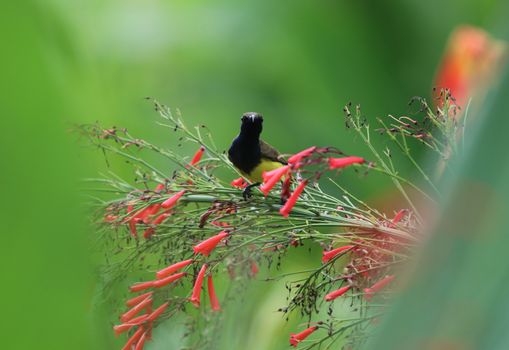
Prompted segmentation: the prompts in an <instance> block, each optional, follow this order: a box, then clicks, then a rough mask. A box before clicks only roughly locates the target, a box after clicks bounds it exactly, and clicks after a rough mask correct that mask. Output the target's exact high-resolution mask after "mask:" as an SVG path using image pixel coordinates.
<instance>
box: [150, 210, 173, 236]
mask: <svg viewBox="0 0 509 350" xmlns="http://www.w3.org/2000/svg"><path fill="white" fill-rule="evenodd" d="M170 215H171V214H170V213H162V214H161V215H159V216H158V217H157V218H155V219H154V221H152V222H151V224H152V225H159V224H162V223H163V222H164V221H165V220H166V219H168V218H169V217H170ZM155 232H156V230H155V228H154V227H149V228H147V229H146V230H145V232H143V237H144V238H146V239H148V238H150V237H152V235H153V234H154V233H155Z"/></svg>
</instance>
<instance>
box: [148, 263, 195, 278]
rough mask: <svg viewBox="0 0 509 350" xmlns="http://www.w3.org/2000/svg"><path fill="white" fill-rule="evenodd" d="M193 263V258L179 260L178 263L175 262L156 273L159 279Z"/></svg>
mask: <svg viewBox="0 0 509 350" xmlns="http://www.w3.org/2000/svg"><path fill="white" fill-rule="evenodd" d="M192 263H193V259H187V260H184V261H181V262H178V263H176V264H173V265H170V266H168V267H166V268H164V269H162V270H160V271H157V273H156V277H157V278H158V279H161V278H164V277H166V276H169V275H171V274H172V273H174V272H177V271H178V270H180V269H182V268H184V267H186V266H187V265H189V264H192Z"/></svg>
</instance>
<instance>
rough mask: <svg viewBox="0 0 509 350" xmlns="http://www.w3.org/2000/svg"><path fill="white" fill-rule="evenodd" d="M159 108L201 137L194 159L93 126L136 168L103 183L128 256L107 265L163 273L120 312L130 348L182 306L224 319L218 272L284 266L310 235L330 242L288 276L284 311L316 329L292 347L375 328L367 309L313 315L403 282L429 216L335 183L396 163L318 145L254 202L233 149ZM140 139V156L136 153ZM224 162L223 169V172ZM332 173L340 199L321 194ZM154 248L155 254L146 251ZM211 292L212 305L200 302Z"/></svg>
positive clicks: (111, 228) (274, 177) (97, 140)
mask: <svg viewBox="0 0 509 350" xmlns="http://www.w3.org/2000/svg"><path fill="white" fill-rule="evenodd" d="M156 109H157V110H159V111H160V112H161V115H162V116H163V118H164V119H165V122H166V123H167V124H163V125H165V126H167V127H168V128H170V129H171V130H173V131H174V132H180V133H182V134H183V135H182V136H180V137H179V138H178V139H186V140H190V141H193V142H195V143H196V144H198V147H199V148H198V150H197V151H196V152H195V153H194V155H193V156H191V157H189V158H186V157H183V156H180V155H179V154H177V153H175V152H171V151H167V150H164V149H161V148H159V147H157V146H156V145H153V144H150V143H148V142H147V141H144V140H141V139H138V138H133V137H132V136H130V135H129V134H128V132H127V131H126V130H125V129H115V132H105V131H104V130H103V129H100V128H98V127H91V128H90V129H88V130H87V132H88V135H91V140H92V142H93V144H94V145H97V146H98V147H100V148H101V149H103V150H104V151H106V152H108V153H110V154H115V155H117V156H120V157H123V158H126V159H128V161H129V162H132V163H133V166H134V168H135V170H136V179H135V182H136V183H135V185H132V184H130V183H127V182H125V181H123V180H120V177H113V178H108V179H107V180H106V181H105V180H104V179H100V180H98V181H97V182H98V183H101V184H104V183H106V184H107V185H109V186H112V187H113V188H114V191H113V192H114V193H115V196H118V194H121V196H120V197H116V198H114V199H111V198H108V199H105V200H104V202H103V203H105V204H104V205H102V206H101V208H102V210H101V211H100V221H101V224H102V227H103V228H104V232H106V235H105V237H106V239H105V240H104V242H105V244H109V245H110V246H109V247H108V248H109V249H105V251H107V252H109V251H111V252H112V253H111V257H112V258H114V261H115V262H119V261H120V262H121V263H115V264H112V268H111V269H110V270H108V271H109V273H111V274H112V275H113V277H110V278H109V280H111V281H116V280H118V279H121V278H125V276H126V275H129V273H131V272H132V269H133V268H134V267H135V268H139V269H140V271H139V272H141V273H146V272H147V271H153V273H155V276H154V277H153V278H148V279H147V280H144V281H142V282H138V283H133V284H132V285H131V286H130V288H129V290H130V292H131V293H133V294H139V295H137V296H134V297H133V298H131V299H129V300H128V301H127V302H126V305H127V307H128V309H127V310H122V313H121V316H120V322H121V323H120V324H118V325H116V326H115V327H114V330H115V333H116V334H121V333H128V335H129V337H128V340H127V343H126V345H125V347H124V348H125V349H132V348H135V349H142V348H143V346H144V344H145V343H146V342H147V341H148V340H150V339H151V333H152V329H153V328H154V327H157V326H159V325H160V324H161V323H162V321H164V320H165V319H168V318H170V317H171V316H173V315H175V314H177V313H179V312H192V311H190V310H193V309H194V307H197V308H201V311H200V314H203V313H205V312H210V315H218V314H215V313H214V312H215V311H218V310H220V309H221V308H222V307H223V308H226V307H227V305H226V304H225V302H226V301H228V300H229V298H225V299H224V300H222V302H220V300H219V298H218V295H217V293H216V290H215V288H214V281H213V276H214V277H217V276H219V277H221V280H222V281H223V280H224V281H228V277H229V279H230V280H231V281H237V280H238V279H240V278H260V277H259V274H260V271H263V272H264V273H265V272H268V271H271V272H272V270H271V269H274V268H275V269H276V270H277V269H278V267H279V265H280V261H281V259H282V258H283V257H284V254H285V252H286V251H287V250H288V249H297V248H298V247H299V246H301V245H304V244H306V245H307V244H308V243H304V242H309V246H310V247H311V246H316V245H320V246H321V247H322V248H323V249H324V250H323V254H322V257H321V261H320V259H317V260H315V262H314V264H313V267H312V268H311V270H308V271H306V272H305V275H304V278H302V279H299V280H298V281H295V282H294V281H290V282H288V290H289V292H290V293H291V297H290V298H289V299H288V305H287V306H286V307H283V308H281V311H283V312H285V313H288V314H289V315H290V314H292V315H295V313H292V311H293V310H299V311H300V314H301V315H303V316H306V318H307V319H308V322H309V324H308V325H307V326H308V328H307V329H305V330H304V331H301V332H300V333H296V334H291V336H290V344H291V345H292V346H294V347H296V346H299V344H300V343H302V342H304V343H306V342H311V341H310V339H312V338H315V337H321V338H320V339H318V340H317V341H316V342H314V343H311V345H312V346H313V344H316V345H317V344H321V342H322V341H323V340H324V339H331V340H332V339H336V336H337V335H339V334H344V332H345V329H350V328H349V327H352V329H354V327H355V325H358V324H360V323H362V324H370V322H369V321H370V319H371V315H370V313H369V312H368V313H366V312H365V311H361V315H364V316H362V318H361V319H360V320H359V321H355V322H354V321H351V320H345V319H344V318H342V317H341V315H335V314H334V313H333V312H332V311H329V313H328V319H327V320H325V319H323V316H320V319H319V320H316V321H315V322H314V323H311V321H312V320H313V319H314V318H316V317H318V314H319V309H320V308H321V307H325V308H328V309H329V310H332V306H333V304H334V301H337V300H340V299H344V298H345V297H348V299H349V301H350V302H351V303H352V306H353V309H357V310H365V309H366V306H365V304H366V303H364V302H362V301H361V300H363V301H367V300H371V299H372V298H373V297H375V296H377V300H378V299H379V300H380V301H381V302H383V301H385V300H387V299H388V298H386V297H387V296H389V295H390V293H386V292H387V291H390V290H391V289H392V287H393V285H392V281H393V280H394V279H395V278H396V277H395V276H396V274H395V272H394V269H393V266H394V265H396V264H399V263H401V262H403V261H405V259H406V258H407V257H408V256H409V250H410V249H411V248H412V246H413V244H414V243H415V239H416V238H415V235H414V233H415V232H416V231H417V230H418V226H419V224H420V216H419V214H418V212H417V211H416V210H415V206H413V205H412V203H410V202H409V203H408V204H409V205H408V207H409V209H408V210H402V211H400V212H398V213H397V214H396V215H395V216H394V218H393V219H391V220H389V219H387V217H386V215H384V214H382V213H380V212H378V211H377V210H376V209H373V208H371V207H369V206H367V205H366V204H365V203H363V202H362V201H360V200H358V199H356V197H355V196H353V195H351V194H350V193H349V192H348V191H347V190H346V189H344V188H342V187H341V186H339V185H337V184H336V182H334V180H333V179H332V177H334V176H337V175H338V174H339V173H340V171H342V170H344V169H347V168H349V169H350V170H347V171H351V170H352V169H353V170H355V171H357V170H359V169H362V170H363V171H366V170H369V169H373V170H375V171H379V172H383V173H386V174H387V175H389V176H393V174H394V177H393V178H395V179H396V180H398V181H400V179H399V178H397V177H396V175H395V172H396V170H392V169H391V168H390V166H387V163H386V162H385V161H384V160H383V159H382V157H380V155H379V154H377V153H375V157H376V160H377V162H376V164H375V163H373V162H370V161H367V160H366V159H365V158H364V157H358V156H349V155H345V154H344V153H343V152H341V151H339V150H338V149H336V148H334V147H317V146H313V147H309V148H307V149H305V150H303V151H301V152H298V153H295V154H294V155H291V156H289V157H287V165H284V166H282V167H280V168H278V169H275V170H272V171H268V172H265V173H263V174H262V175H263V183H262V184H261V185H260V187H259V191H255V192H254V193H253V195H252V196H251V197H250V198H249V199H244V198H243V196H242V193H241V189H243V188H245V187H246V186H247V185H248V181H247V180H245V179H244V178H243V177H238V176H239V175H240V174H239V173H238V171H237V170H236V169H234V168H233V166H232V165H231V163H229V161H228V160H227V158H226V156H225V155H224V153H222V152H221V151H218V150H217V149H216V148H215V146H213V144H210V143H207V142H206V141H205V140H204V138H202V137H201V134H200V132H192V131H190V130H189V129H187V128H186V127H185V125H184V124H183V123H182V122H181V120H180V119H176V118H173V117H172V116H171V114H170V113H169V111H168V109H166V108H164V107H163V106H161V105H159V104H156ZM352 120H353V123H352V125H353V126H354V129H356V130H357V129H359V130H360V129H361V128H362V127H361V126H360V124H359V122H358V121H359V119H355V118H354V117H352ZM105 135H106V136H105ZM363 135H365V134H361V136H363ZM367 140H368V141H369V137H367ZM111 141H114V143H113V144H112V142H111ZM134 147H136V152H133V151H132V150H131V149H132V148H134ZM142 152H155V154H156V155H158V156H161V157H163V159H164V160H165V161H166V160H170V161H171V162H173V164H174V165H175V166H176V170H173V172H172V171H170V170H160V169H159V168H158V167H157V166H155V165H151V164H149V163H147V162H146V161H145V160H144V159H143V158H141V155H142ZM165 164H166V163H165ZM219 168H221V170H222V171H221V172H218V171H216V170H218V169H219ZM224 171H231V173H232V174H233V176H232V177H230V178H229V180H228V181H226V182H224V181H223V180H222V179H221V178H218V177H216V176H215V175H214V174H216V173H224ZM338 171H339V172H338ZM391 171H393V172H391ZM236 177H238V178H236ZM233 178H236V179H235V180H231V179H233ZM327 178H330V181H331V182H332V183H333V184H335V185H337V187H338V188H339V189H340V190H341V191H342V192H343V195H342V196H333V195H330V194H328V193H326V192H324V191H323V190H322V188H321V182H322V180H323V179H327ZM402 187H403V186H402ZM405 198H406V197H405ZM323 228H330V229H331V230H332V231H328V230H324V229H323ZM139 232H143V234H139ZM147 256H150V259H145V257H147ZM107 259H108V260H110V256H108V257H107ZM154 262H156V264H157V265H156V266H157V268H156V269H154V268H153V267H154V265H153V264H154ZM224 272H226V274H224ZM223 277H224V278H223ZM270 279H271V277H269V280H270ZM216 282H217V280H216ZM112 283H113V282H112ZM227 284H228V283H227V282H226V285H227ZM221 287H225V286H223V284H221ZM225 288H226V287H225ZM205 290H206V291H207V293H206V294H207V295H208V302H207V304H208V305H209V307H208V308H203V307H202V306H203V305H202V304H203V302H204V301H203V298H202V293H203V292H204V291H205ZM382 292H383V293H382ZM222 294H223V288H221V290H220V296H221V295H222ZM378 296H379V297H378ZM366 315H368V316H366ZM214 326H215V323H211V324H208V325H201V326H200V327H201V328H203V329H201V328H200V327H198V326H196V325H193V326H190V329H192V330H193V331H194V332H198V331H202V333H201V334H202V336H203V337H206V335H207V334H212V333H214V332H211V330H210V329H207V328H210V327H214ZM345 327H346V328H345ZM322 329H323V330H324V332H322V331H321V330H322ZM312 333H313V335H312ZM202 344H203V343H202Z"/></svg>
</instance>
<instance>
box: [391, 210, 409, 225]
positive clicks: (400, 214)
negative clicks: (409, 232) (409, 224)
mask: <svg viewBox="0 0 509 350" xmlns="http://www.w3.org/2000/svg"><path fill="white" fill-rule="evenodd" d="M406 212H407V211H406V209H401V210H400V211H398V212H397V213H396V215H395V216H394V218H393V219H392V222H391V223H390V224H389V227H395V226H396V225H397V224H398V222H400V221H401V219H403V218H404V217H405V214H406Z"/></svg>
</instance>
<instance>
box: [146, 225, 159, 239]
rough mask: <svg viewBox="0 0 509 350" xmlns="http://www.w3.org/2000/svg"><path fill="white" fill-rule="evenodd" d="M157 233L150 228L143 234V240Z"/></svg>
mask: <svg viewBox="0 0 509 350" xmlns="http://www.w3.org/2000/svg"><path fill="white" fill-rule="evenodd" d="M155 232H156V230H154V228H153V227H149V228H147V229H146V230H145V232H143V238H145V239H149V238H150V237H152V235H153V234H154V233H155Z"/></svg>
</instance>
